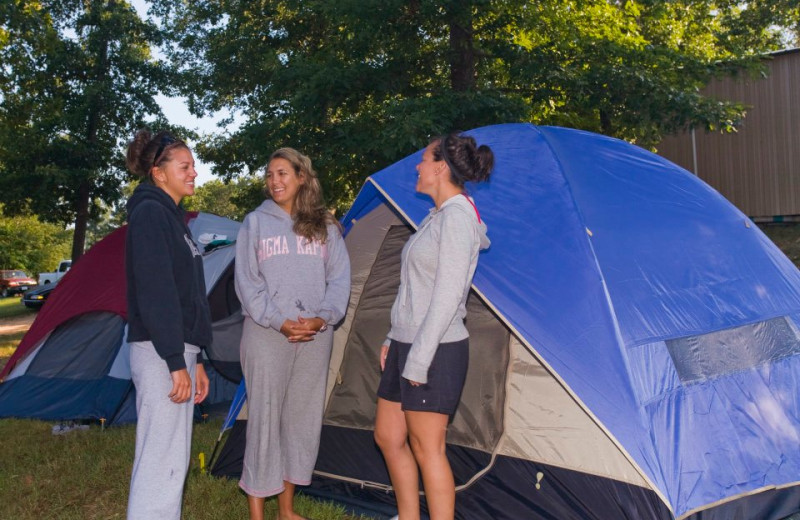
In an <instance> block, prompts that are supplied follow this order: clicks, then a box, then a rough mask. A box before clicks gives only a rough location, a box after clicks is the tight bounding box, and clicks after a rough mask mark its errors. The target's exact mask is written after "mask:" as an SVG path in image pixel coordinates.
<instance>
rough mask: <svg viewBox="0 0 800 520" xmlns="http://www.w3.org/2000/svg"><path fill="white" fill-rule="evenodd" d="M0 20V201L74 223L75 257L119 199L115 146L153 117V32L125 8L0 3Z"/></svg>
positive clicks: (158, 82)
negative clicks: (90, 227)
mask: <svg viewBox="0 0 800 520" xmlns="http://www.w3.org/2000/svg"><path fill="white" fill-rule="evenodd" d="M0 20H2V27H1V28H0V62H2V63H3V66H2V67H1V68H0V100H2V104H1V105H0V202H2V203H5V205H6V213H8V214H24V213H26V212H35V213H36V214H37V215H39V216H40V217H41V218H42V219H44V220H47V221H50V222H59V223H61V224H62V225H67V224H72V223H74V225H75V235H74V244H73V256H80V254H81V253H82V251H83V246H84V234H85V230H86V226H87V223H88V222H89V221H90V220H96V219H98V218H100V217H101V213H102V212H103V210H104V207H105V206H107V205H110V204H113V203H114V202H115V201H116V200H118V199H119V197H120V185H121V183H122V181H123V180H124V177H125V175H124V164H123V158H122V154H121V153H120V150H121V148H122V146H123V145H124V144H125V142H126V141H127V140H128V139H130V138H131V136H132V135H133V132H134V130H135V129H136V128H138V127H140V126H142V125H143V121H144V119H145V117H148V116H156V118H158V117H160V114H161V112H160V108H159V107H158V104H157V103H156V100H155V97H154V96H155V95H156V94H157V93H158V92H160V91H161V92H164V91H166V92H168V85H169V73H168V69H167V68H165V67H164V66H163V65H162V64H161V63H159V62H158V61H157V60H155V59H154V58H153V56H152V55H151V50H150V49H151V46H153V45H156V44H158V43H159V42H160V41H161V39H160V33H159V31H158V29H157V27H156V26H155V25H153V24H151V23H149V22H144V21H142V20H141V19H139V17H138V16H137V14H136V12H135V10H134V9H133V8H132V7H131V5H130V4H129V3H128V2H126V1H124V0H116V1H115V0H88V1H85V2H63V1H61V0H39V1H14V2H3V3H2V7H0ZM159 124H162V125H163V121H160V123H159Z"/></svg>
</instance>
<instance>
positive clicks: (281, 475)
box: [239, 317, 333, 497]
mask: <svg viewBox="0 0 800 520" xmlns="http://www.w3.org/2000/svg"><path fill="white" fill-rule="evenodd" d="M332 344H333V331H332V330H331V329H328V330H327V331H325V332H321V333H318V334H317V335H316V337H315V339H314V341H310V342H307V343H289V341H288V340H287V339H286V337H285V336H284V335H283V334H281V333H280V332H278V331H276V330H275V329H271V328H264V327H261V326H260V325H258V324H257V323H255V322H254V321H253V320H252V319H250V318H249V317H246V318H245V320H244V329H243V331H242V343H241V359H242V370H243V372H244V380H245V387H246V389H247V443H246V444H245V450H244V467H243V468H242V479H241V480H240V481H239V487H241V488H242V489H243V490H244V491H245V492H246V493H247V494H248V495H251V496H254V497H268V496H272V495H276V494H278V493H280V492H282V491H283V489H284V486H283V481H284V480H285V481H287V482H291V483H292V484H297V485H301V486H304V485H308V484H309V483H310V482H311V473H312V471H313V470H314V464H315V463H316V460H317V451H318V450H319V436H320V431H321V428H322V413H323V406H324V401H325V385H326V381H327V376H328V362H329V361H330V357H331V345H332Z"/></svg>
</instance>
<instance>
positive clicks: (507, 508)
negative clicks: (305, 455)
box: [212, 421, 800, 520]
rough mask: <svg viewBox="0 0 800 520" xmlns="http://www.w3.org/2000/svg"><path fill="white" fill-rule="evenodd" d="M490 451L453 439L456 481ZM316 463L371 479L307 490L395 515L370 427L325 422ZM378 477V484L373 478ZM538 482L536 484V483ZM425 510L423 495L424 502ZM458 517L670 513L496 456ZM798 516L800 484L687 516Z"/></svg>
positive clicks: (238, 453)
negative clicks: (469, 446)
mask: <svg viewBox="0 0 800 520" xmlns="http://www.w3.org/2000/svg"><path fill="white" fill-rule="evenodd" d="M245 428H246V421H236V423H235V424H234V426H233V429H232V431H231V432H230V436H229V437H228V439H227V442H226V443H225V446H224V448H223V449H222V450H221V452H220V456H219V459H218V461H217V462H216V463H215V464H214V467H213V468H212V474H213V475H215V476H227V477H229V478H239V477H240V476H241V467H242V466H241V465H242V455H243V450H244V443H245ZM482 455H486V454H480V453H476V450H468V449H465V448H461V447H458V446H448V457H449V458H450V460H451V464H452V466H453V472H454V474H455V478H456V482H457V483H462V482H465V481H466V480H468V476H469V475H472V474H474V471H475V470H477V469H479V468H480V467H485V464H486V463H487V462H488V460H487V459H486V458H484V456H482ZM317 470H318V471H320V472H323V473H325V474H336V475H345V476H346V477H348V478H350V479H358V480H361V481H363V482H365V484H360V483H355V482H352V481H343V480H339V479H338V478H331V477H325V476H322V475H319V474H315V476H314V479H313V481H312V483H311V485H310V486H308V487H303V488H302V492H303V493H305V494H307V495H311V496H314V497H318V498H321V499H325V500H331V501H335V502H338V503H340V504H342V505H343V506H345V508H347V509H348V510H350V511H352V512H354V513H356V514H363V515H365V516H367V517H368V518H375V519H380V520H384V519H387V518H391V517H392V516H393V515H395V514H396V511H397V509H396V504H395V500H394V494H393V493H392V492H391V491H388V490H387V489H388V484H389V479H388V474H387V473H386V469H385V465H384V463H383V458H382V457H381V455H380V451H379V450H378V448H377V446H375V443H374V441H373V439H372V432H371V431H367V430H356V429H350V428H340V427H333V426H324V427H323V432H322V444H321V447H320V454H319V458H318V459H317ZM368 483H372V484H368ZM537 484H538V486H537ZM421 502H422V503H421V506H422V508H423V512H425V511H426V509H425V501H424V497H423V499H422V501H421ZM456 518H457V519H464V520H484V519H492V520H520V519H525V520H643V519H647V520H671V519H673V518H674V516H673V515H672V513H671V512H670V511H669V510H668V509H667V507H666V506H665V505H664V503H663V502H662V501H661V500H660V499H659V498H658V497H657V496H656V494H655V493H654V492H653V491H651V490H649V489H645V488H642V487H639V486H635V485H632V484H627V483H625V482H620V481H616V480H612V479H608V478H603V477H600V476H597V475H589V474H586V473H581V472H577V471H572V470H569V469H565V468H559V467H556V466H549V465H545V464H540V463H535V462H532V461H527V460H521V459H516V458H511V457H505V456H498V457H496V458H495V460H494V462H493V463H491V468H490V469H489V470H488V471H486V472H485V473H484V474H483V475H482V476H481V478H479V479H478V480H476V481H475V482H474V483H473V484H472V485H470V486H469V487H467V488H465V489H462V490H460V491H459V492H458V493H457V494H456ZM731 519H736V520H800V486H793V487H789V488H786V489H772V490H767V491H763V492H761V493H757V494H754V495H751V496H747V497H742V498H740V499H738V500H732V501H730V502H727V503H724V504H721V505H718V506H716V507H712V508H709V509H708V510H705V511H701V512H698V513H695V514H693V515H691V516H690V517H688V518H687V519H686V520H731Z"/></svg>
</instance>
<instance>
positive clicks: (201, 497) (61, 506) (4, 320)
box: [0, 224, 800, 520]
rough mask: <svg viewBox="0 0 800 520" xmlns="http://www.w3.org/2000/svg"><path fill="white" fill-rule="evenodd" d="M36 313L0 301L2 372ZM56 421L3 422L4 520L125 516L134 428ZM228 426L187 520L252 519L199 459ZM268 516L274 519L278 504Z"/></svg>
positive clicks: (323, 510)
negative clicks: (59, 428) (72, 426)
mask: <svg viewBox="0 0 800 520" xmlns="http://www.w3.org/2000/svg"><path fill="white" fill-rule="evenodd" d="M762 229H763V230H764V231H765V232H766V233H767V235H768V236H769V237H770V238H771V239H772V240H773V241H774V242H775V243H776V244H777V245H778V246H779V247H780V248H781V249H782V250H783V252H784V253H786V255H787V256H788V257H789V258H790V259H791V260H792V261H793V262H794V263H795V264H796V265H798V264H800V224H798V225H795V224H785V225H769V226H764V227H762ZM34 317H35V313H34V312H32V311H30V310H28V309H25V308H24V307H23V306H22V305H20V303H19V298H3V299H0V368H2V367H3V366H4V365H5V363H6V361H7V360H8V358H9V357H10V356H11V354H12V353H13V352H14V349H15V348H16V345H17V344H18V343H19V341H20V339H21V338H22V336H23V335H24V333H25V331H27V329H28V327H29V326H30V324H31V322H32V321H33V318H34ZM53 426H54V424H53V423H47V422H42V421H30V420H16V419H0V439H4V440H6V441H7V445H6V448H5V449H3V450H0V518H16V519H19V520H27V519H31V520H32V519H39V518H58V519H75V520H78V519H82V520H95V519H97V520H100V519H113V518H120V519H121V518H124V517H125V507H126V501H127V493H128V481H129V476H130V469H131V462H132V460H133V445H134V428H133V427H132V426H124V427H114V428H109V429H102V428H100V426H98V425H92V426H91V427H90V428H89V429H88V430H85V431H72V432H69V433H68V434H66V435H60V436H54V435H53V434H52V433H51V430H52V427H53ZM219 428H220V422H219V421H210V422H208V423H204V424H198V425H197V426H196V427H195V430H194V435H193V442H192V463H191V467H190V470H189V478H188V481H187V488H186V498H185V500H184V504H185V506H184V518H187V519H192V520H228V519H240V518H246V517H247V505H246V503H245V499H244V497H243V496H242V494H241V493H240V491H239V489H238V487H237V486H236V483H235V482H232V481H229V480H220V479H215V478H212V477H210V476H208V475H206V474H204V473H203V472H202V470H201V468H200V463H199V456H200V453H201V452H202V453H204V455H205V457H208V456H209V454H210V452H211V449H212V448H213V445H214V442H215V440H216V438H217V435H218V433H219ZM268 504H269V507H270V508H271V509H270V511H269V512H268V516H267V518H274V515H275V512H276V506H275V501H274V500H272V501H270V502H268ZM298 504H299V505H298V509H299V512H300V513H301V514H303V515H305V516H307V517H308V518H312V519H314V520H354V518H353V517H352V516H348V515H347V514H345V512H344V511H343V510H342V509H341V508H339V507H337V506H336V505H333V504H328V503H320V502H317V501H314V500H311V499H308V498H304V497H300V499H299V503H298Z"/></svg>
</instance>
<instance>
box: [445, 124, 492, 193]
mask: <svg viewBox="0 0 800 520" xmlns="http://www.w3.org/2000/svg"><path fill="white" fill-rule="evenodd" d="M431 143H436V145H435V146H434V147H433V158H434V159H435V160H437V161H444V162H445V163H446V164H447V166H448V168H450V180H451V181H452V182H453V184H455V185H456V186H458V187H460V188H463V187H464V183H465V182H484V181H488V180H489V177H490V176H491V174H492V169H493V168H494V153H493V152H492V149H491V148H489V147H488V146H486V145H485V144H482V145H480V146H478V144H477V143H476V142H475V139H474V138H473V137H472V136H469V135H463V134H460V133H458V132H454V133H450V134H447V135H443V136H441V137H437V138H435V139H434V140H432V141H431Z"/></svg>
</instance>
